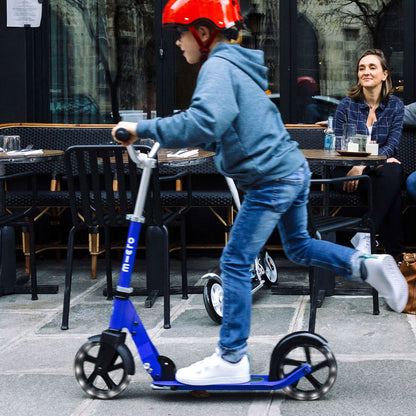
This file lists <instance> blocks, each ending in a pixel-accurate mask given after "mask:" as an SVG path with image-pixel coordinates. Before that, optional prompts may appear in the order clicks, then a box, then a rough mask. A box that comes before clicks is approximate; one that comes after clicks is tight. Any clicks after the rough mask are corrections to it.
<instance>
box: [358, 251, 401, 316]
mask: <svg viewBox="0 0 416 416" xmlns="http://www.w3.org/2000/svg"><path fill="white" fill-rule="evenodd" d="M363 264H364V267H365V270H366V272H367V277H366V278H365V281H366V282H367V283H369V284H370V285H371V286H373V287H374V289H376V290H377V292H378V294H379V295H380V296H382V297H383V298H384V299H385V300H386V302H387V304H388V305H389V306H390V308H392V309H393V310H394V311H396V312H401V311H402V310H403V309H404V308H405V306H406V304H407V298H408V296H409V289H408V286H407V282H406V279H405V278H404V276H403V275H402V274H401V272H400V270H399V268H398V267H397V264H396V262H395V261H394V259H393V257H392V256H390V255H388V254H379V255H377V254H372V255H366V256H364V260H363Z"/></svg>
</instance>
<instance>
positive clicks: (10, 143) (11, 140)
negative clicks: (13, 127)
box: [1, 136, 20, 152]
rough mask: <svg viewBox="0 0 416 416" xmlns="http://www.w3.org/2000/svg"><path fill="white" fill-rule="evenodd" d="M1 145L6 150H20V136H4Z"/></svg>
mask: <svg viewBox="0 0 416 416" xmlns="http://www.w3.org/2000/svg"><path fill="white" fill-rule="evenodd" d="M1 147H2V148H3V150H4V151H5V152H11V151H13V150H20V136H3V141H2V146H1Z"/></svg>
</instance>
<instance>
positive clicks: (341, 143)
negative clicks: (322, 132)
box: [335, 136, 348, 150]
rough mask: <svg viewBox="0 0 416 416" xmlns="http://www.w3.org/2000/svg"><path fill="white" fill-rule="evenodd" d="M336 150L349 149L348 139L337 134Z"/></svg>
mask: <svg viewBox="0 0 416 416" xmlns="http://www.w3.org/2000/svg"><path fill="white" fill-rule="evenodd" d="M335 150H348V140H347V138H346V137H344V136H335Z"/></svg>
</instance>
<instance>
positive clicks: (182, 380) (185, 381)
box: [175, 375, 251, 386]
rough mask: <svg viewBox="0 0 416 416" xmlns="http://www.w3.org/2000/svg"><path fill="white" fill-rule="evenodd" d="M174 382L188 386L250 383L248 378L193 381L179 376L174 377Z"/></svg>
mask: <svg viewBox="0 0 416 416" xmlns="http://www.w3.org/2000/svg"><path fill="white" fill-rule="evenodd" d="M175 378H176V381H178V382H179V383H182V384H188V385H190V386H213V385H216V384H244V383H248V382H249V381H250V379H251V378H250V376H249V377H248V379H247V378H246V377H244V378H239V379H236V378H232V379H231V378H228V377H223V378H219V377H217V378H215V379H214V378H213V379H210V380H207V379H204V380H193V379H187V378H186V377H181V376H180V375H179V377H178V375H176V376H175Z"/></svg>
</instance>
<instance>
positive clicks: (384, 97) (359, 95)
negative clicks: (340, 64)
mask: <svg viewBox="0 0 416 416" xmlns="http://www.w3.org/2000/svg"><path fill="white" fill-rule="evenodd" d="M368 55H375V56H377V58H378V59H379V61H380V64H381V67H382V69H383V71H387V77H386V79H385V81H383V82H382V86H381V93H380V102H386V101H388V100H389V98H390V95H391V91H392V88H393V83H392V80H391V75H390V68H389V65H388V63H387V59H386V57H385V56H384V53H383V51H382V50H380V49H367V50H366V51H365V52H364V53H363V54H362V55H361V56H360V59H359V60H358V62H357V68H356V73H357V74H358V68H359V66H360V62H361V59H363V58H364V57H365V56H368ZM348 97H350V98H352V99H353V100H357V101H363V100H364V92H363V86H362V85H361V84H360V82H359V81H358V83H357V84H356V85H354V86H353V87H352V88H351V89H350V90H349V91H348Z"/></svg>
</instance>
